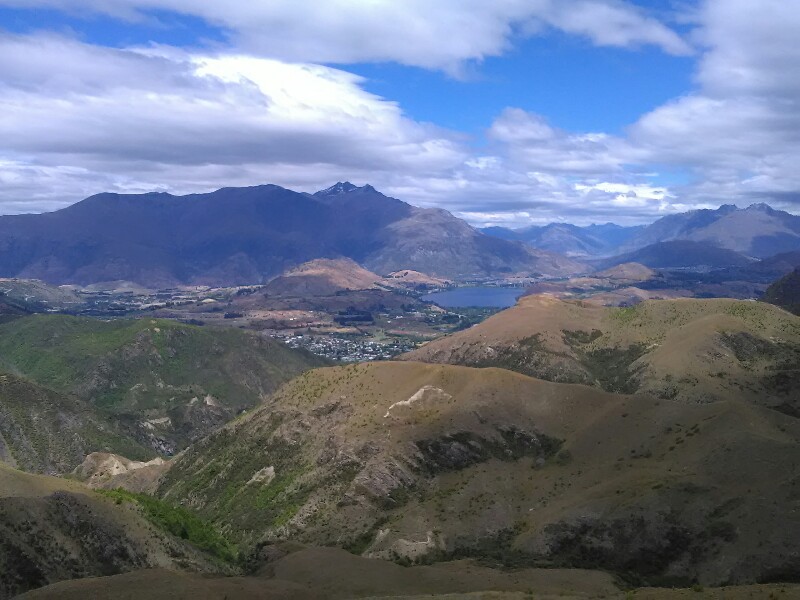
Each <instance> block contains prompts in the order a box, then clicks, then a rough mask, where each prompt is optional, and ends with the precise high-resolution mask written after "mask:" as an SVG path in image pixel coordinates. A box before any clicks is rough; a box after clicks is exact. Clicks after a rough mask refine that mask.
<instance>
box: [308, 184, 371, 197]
mask: <svg viewBox="0 0 800 600" xmlns="http://www.w3.org/2000/svg"><path fill="white" fill-rule="evenodd" d="M364 188H370V189H371V188H372V186H364ZM358 189H361V188H359V187H358V186H357V185H353V184H352V183H350V182H349V181H338V182H336V183H335V184H334V185H332V186H331V187H329V188H326V189H324V190H320V191H319V192H317V193H316V194H314V195H315V196H338V195H339V194H347V193H349V192H352V191H353V190H358Z"/></svg>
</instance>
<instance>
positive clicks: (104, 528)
mask: <svg viewBox="0 0 800 600" xmlns="http://www.w3.org/2000/svg"><path fill="white" fill-rule="evenodd" d="M153 502H157V501H153ZM182 510H183V512H181V511H182ZM164 515H169V518H171V519H172V520H173V522H175V521H179V520H182V522H183V523H186V524H188V523H193V524H195V528H196V530H197V531H201V530H203V529H202V527H201V526H199V525H197V523H198V522H199V521H198V520H197V517H193V516H188V517H187V513H186V511H185V509H173V508H170V507H169V506H168V505H166V504H164V503H159V507H158V509H156V510H153V509H152V507H143V506H141V505H139V504H138V503H136V502H127V501H122V500H118V499H117V498H112V497H105V496H102V495H100V494H97V493H94V492H91V491H89V490H88V489H87V488H85V487H83V486H82V485H80V484H78V483H76V482H71V481H65V480H63V479H57V478H55V477H47V476H41V475H31V474H28V473H23V472H21V471H17V470H15V469H12V468H10V467H8V466H6V465H4V464H2V463H0V598H9V597H11V596H14V595H15V594H18V593H21V592H24V591H26V590H29V589H34V588H37V587H41V586H44V585H47V584H51V583H55V582H58V581H63V580H66V579H73V578H76V577H92V576H95V577H96V576H101V575H114V574H117V573H124V572H128V571H132V570H136V569H146V568H162V569H188V570H193V571H198V572H206V573H216V574H224V573H229V572H231V571H232V570H233V569H232V568H231V566H229V565H227V564H226V563H225V562H224V561H222V560H221V559H219V558H217V557H215V556H213V555H212V554H209V553H208V552H206V551H204V550H202V549H201V548H200V547H198V546H195V545H194V544H192V543H191V542H190V541H188V540H186V539H182V538H181V537H180V536H178V535H175V533H174V531H172V532H171V531H170V529H169V526H168V524H167V523H166V522H165V519H164V518H161V520H159V518H158V517H159V516H161V517H163V516H164ZM205 527H206V528H207V527H208V526H207V525H206V526H205ZM192 533H193V534H195V530H192ZM206 535H208V534H206ZM185 537H189V538H190V539H191V536H185Z"/></svg>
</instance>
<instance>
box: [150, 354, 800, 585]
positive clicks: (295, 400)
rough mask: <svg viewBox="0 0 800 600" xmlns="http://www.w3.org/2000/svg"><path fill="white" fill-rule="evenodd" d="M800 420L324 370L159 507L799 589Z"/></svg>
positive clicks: (412, 545)
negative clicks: (792, 584)
mask: <svg viewBox="0 0 800 600" xmlns="http://www.w3.org/2000/svg"><path fill="white" fill-rule="evenodd" d="M798 436H800V423H798V422H797V420H796V419H794V418H791V417H788V416H786V415H783V414H781V413H778V412H775V411H771V410H767V409H764V408H761V407H758V406H755V405H753V404H750V403H745V402H740V401H736V400H722V401H719V402H715V403H708V404H690V403H685V402H679V401H675V400H664V399H661V400H659V399H656V398H652V397H650V396H625V395H616V394H609V393H606V392H602V391H598V390H596V389H592V388H589V387H585V386H580V385H567V384H554V383H549V382H544V381H540V380H535V379H531V378H529V377H526V376H523V375H520V374H516V373H512V372H509V371H505V370H501V369H470V368H465V367H457V366H449V365H426V364H421V363H411V362H408V363H392V362H386V363H372V364H366V365H354V366H348V367H338V368H328V369H321V370H316V371H313V372H310V373H308V374H305V375H303V376H301V377H299V378H297V379H296V380H294V381H293V382H291V383H289V384H288V385H286V386H284V387H283V388H281V390H280V391H278V392H277V393H276V394H275V395H273V396H272V397H271V398H270V399H269V400H268V401H267V402H266V403H265V404H264V405H263V406H262V407H260V408H259V409H258V410H256V411H253V412H251V413H248V414H247V415H245V416H243V417H241V418H239V419H237V420H235V421H234V422H232V423H231V424H229V425H228V426H226V427H225V428H223V429H221V430H219V431H217V432H215V433H213V434H212V435H211V436H209V437H208V438H206V439H204V440H202V441H201V442H198V443H196V444H194V445H193V446H191V447H190V448H189V449H188V450H187V451H185V452H184V453H183V454H181V456H180V457H178V458H176V459H175V461H174V464H173V466H172V468H171V469H170V470H169V472H168V473H167V474H166V475H165V477H164V479H163V480H162V483H161V487H160V488H159V494H160V495H161V496H162V497H163V498H165V499H166V500H167V501H169V502H173V503H178V502H179V503H181V504H183V505H185V506H188V507H190V508H193V509H195V510H197V511H198V512H199V513H200V514H201V515H203V516H204V517H206V518H209V519H210V520H212V521H213V522H214V523H216V524H217V525H218V526H220V527H221V528H223V529H224V530H225V531H227V532H229V534H230V535H231V536H233V537H234V538H235V539H237V540H238V541H239V542H240V543H241V545H242V547H243V548H248V547H249V548H255V551H256V552H259V551H260V550H258V549H259V548H262V549H263V548H265V546H263V544H267V543H270V542H273V541H276V540H282V539H294V540H299V541H302V542H308V543H313V544H321V545H332V546H339V547H343V548H347V549H349V550H351V551H353V552H355V553H359V554H362V555H364V556H369V557H379V558H387V559H393V560H396V561H399V562H401V563H404V562H405V563H413V562H418V563H419V562H437V561H441V560H446V559H454V558H467V557H474V558H480V559H482V560H488V561H491V562H493V563H495V564H502V565H506V566H514V567H520V566H548V567H580V568H595V569H602V570H606V571H610V572H613V573H616V574H617V575H618V576H620V577H622V578H624V579H625V580H627V581H628V582H631V583H638V584H645V583H646V584H669V585H673V584H685V585H689V584H691V583H693V582H694V581H699V582H700V583H701V584H703V585H709V584H725V583H747V582H755V581H775V580H787V579H788V580H793V579H796V578H797V577H798V576H800V573H798V571H797V564H798V563H797V560H796V559H797V556H798V555H800V546H799V545H798V540H800V518H798V516H797V512H796V510H795V507H796V502H797V493H798V483H799V482H800V477H799V473H798V465H800V451H799V450H798V448H799V447H800V446H798Z"/></svg>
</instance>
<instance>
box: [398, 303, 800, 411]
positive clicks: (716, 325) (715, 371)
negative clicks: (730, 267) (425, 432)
mask: <svg viewBox="0 0 800 600" xmlns="http://www.w3.org/2000/svg"><path fill="white" fill-rule="evenodd" d="M404 358H407V359H408V360H421V361H425V362H433V363H449V364H463V365H471V366H477V367H486V366H495V367H503V368H507V369H511V370H514V371H518V372H521V373H525V374H528V375H532V376H535V377H541V378H543V379H547V380H551V381H559V382H574V383H585V384H588V385H594V386H596V387H599V388H602V389H605V390H609V391H618V392H629V393H630V392H635V391H638V392H646V393H649V394H650V395H652V396H654V397H656V398H661V399H676V400H681V401H686V402H710V401H716V400H721V399H727V398H732V397H733V398H738V399H741V400H744V401H747V402H752V403H755V404H759V405H763V406H768V407H770V408H774V409H776V410H780V411H783V412H785V413H788V414H792V415H795V416H797V415H800V318H798V317H796V316H793V315H791V314H789V313H787V312H786V311H783V310H781V309H779V308H776V307H774V306H770V305H767V304H764V303H756V302H747V301H739V300H728V299H710V300H699V299H688V298H683V299H677V300H650V301H645V302H642V303H641V304H638V305H636V306H634V307H630V308H609V307H602V306H597V305H592V304H590V303H586V302H580V301H565V300H560V299H557V298H555V297H553V296H549V295H546V294H542V295H537V296H526V297H523V298H521V299H520V301H519V302H518V303H517V305H516V306H514V307H512V308H510V309H508V310H505V311H503V312H501V313H498V314H497V315H495V316H493V317H491V318H490V319H487V320H486V321H484V322H483V323H481V324H479V325H476V326H474V327H472V328H470V329H468V330H465V331H461V332H458V333H455V334H453V335H450V336H446V337H444V338H441V339H438V340H434V341H432V342H430V343H428V344H426V345H425V346H423V347H422V348H420V349H418V350H416V351H414V352H411V353H409V354H407V355H405V356H404Z"/></svg>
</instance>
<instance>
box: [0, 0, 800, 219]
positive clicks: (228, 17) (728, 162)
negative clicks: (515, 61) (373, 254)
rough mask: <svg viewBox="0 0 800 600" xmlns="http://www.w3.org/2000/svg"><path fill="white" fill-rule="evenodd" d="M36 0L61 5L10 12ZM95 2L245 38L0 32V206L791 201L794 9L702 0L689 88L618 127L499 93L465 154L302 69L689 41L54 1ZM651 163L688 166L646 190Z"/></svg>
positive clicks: (208, 7) (183, 4)
mask: <svg viewBox="0 0 800 600" xmlns="http://www.w3.org/2000/svg"><path fill="white" fill-rule="evenodd" d="M9 2H10V0H0V5H2V4H9ZM42 2H48V3H50V4H56V5H59V4H60V5H63V6H66V4H67V3H66V0H64V1H63V2H61V0H30V1H28V0H26V2H25V4H26V5H31V4H32V3H39V4H41V3H42ZM90 4H91V5H92V6H94V7H95V8H96V9H98V10H106V11H109V12H113V11H121V13H124V16H125V17H127V18H134V17H135V15H136V12H135V11H136V9H139V8H147V7H154V6H159V7H162V8H171V9H174V10H178V11H181V12H186V13H189V14H196V15H199V16H201V17H203V18H207V19H209V20H211V21H213V22H216V23H220V24H222V25H224V26H225V27H228V28H230V29H231V31H232V32H233V34H234V35H235V36H236V39H237V40H239V42H240V43H241V44H242V45H241V47H239V48H238V49H237V50H236V51H233V50H228V51H224V52H223V51H214V52H211V51H201V50H196V49H195V50H191V51H185V50H178V49H175V48H170V47H148V48H133V49H110V48H102V47H97V46H92V45H89V44H85V43H81V42H78V41H76V40H74V39H69V38H64V37H58V36H53V35H45V34H37V35H32V36H8V35H6V36H0V55H1V56H3V57H4V58H5V57H11V60H3V61H0V110H1V111H3V112H2V114H3V115H4V117H5V118H3V119H0V205H2V211H3V212H24V211H36V210H45V209H52V208H55V207H57V206H60V205H63V204H65V203H68V202H73V201H76V200H78V199H80V198H82V197H85V196H87V195H89V194H91V193H94V192H98V191H104V190H111V191H145V190H150V189H157V190H169V191H174V192H192V191H205V190H209V189H213V188H214V187H219V186H223V185H252V184H257V183H264V182H270V183H277V184H279V185H285V186H288V187H293V188H295V189H300V190H305V191H313V190H315V189H319V188H322V187H326V186H327V185H330V184H331V183H332V182H334V181H337V180H344V179H351V180H353V181H354V182H356V183H366V182H369V183H372V184H373V185H376V186H377V187H378V188H379V189H381V190H382V191H385V192H387V193H389V194H392V195H394V196H396V197H399V198H402V199H404V200H407V201H410V202H413V203H418V204H422V205H427V206H442V207H445V208H448V209H450V210H452V211H454V212H456V213H457V214H460V215H461V216H464V217H467V218H469V219H470V220H471V221H473V222H475V223H506V224H512V223H513V224H517V225H524V224H526V223H533V222H537V223H543V222H548V221H558V220H567V221H574V222H581V223H586V222H592V221H595V222H598V221H609V220H610V221H618V222H619V221H622V222H637V221H638V222H641V221H647V220H652V219H654V218H657V217H658V216H661V215H663V214H668V213H670V212H678V211H683V210H687V209H689V208H692V207H707V206H713V205H719V204H720V203H723V202H739V203H741V204H746V203H748V202H749V201H751V200H753V199H757V200H761V199H765V200H767V201H770V202H771V203H772V204H773V205H775V206H778V207H782V208H786V209H794V210H795V211H797V210H798V209H800V170H798V169H797V164H798V162H800V106H798V103H800V83H798V82H800V46H798V45H797V44H796V43H795V41H794V38H795V35H796V32H797V31H800V8H796V7H795V6H794V5H793V4H792V3H787V2H784V1H780V0H762V1H761V2H759V3H758V4H757V5H756V4H755V3H752V2H748V1H745V0H708V1H706V2H704V3H703V4H702V6H701V7H700V8H699V9H698V11H697V12H696V14H695V15H694V18H695V20H696V31H695V33H694V34H693V36H692V37H693V40H694V41H695V42H696V44H697V45H698V46H699V47H700V48H702V55H701V56H700V58H699V63H698V68H697V72H696V88H695V89H694V90H692V91H691V92H690V93H687V95H685V96H683V97H680V98H676V99H674V100H672V101H670V102H668V103H666V104H664V105H663V106H661V107H659V108H657V109H655V110H653V111H651V112H649V113H648V114H646V115H642V116H641V117H640V118H638V119H637V120H636V121H635V122H634V123H633V124H632V125H631V127H630V128H629V129H628V130H627V131H626V132H625V134H624V135H610V134H608V133H604V132H602V131H595V132H569V131H564V130H561V129H558V128H557V127H554V126H553V125H551V124H550V123H548V121H547V120H546V118H545V117H543V116H541V115H536V114H532V113H530V112H526V111H524V110H521V109H519V108H513V107H512V108H508V109H506V110H505V111H503V112H502V113H501V114H499V115H498V116H497V118H496V119H495V120H494V122H493V123H491V124H487V126H488V130H487V137H488V140H489V144H487V145H486V146H480V147H478V148H477V150H476V148H474V147H472V146H471V145H470V144H469V143H467V142H468V140H465V139H464V138H463V137H462V136H460V135H459V134H457V133H455V132H450V131H444V130H441V129H437V128H436V127H434V126H432V125H429V124H423V123H419V122H416V121H414V120H413V119H410V118H409V117H408V116H406V115H404V114H403V111H402V107H400V106H399V105H398V104H397V103H395V102H392V101H391V100H389V99H386V98H381V97H379V96H376V95H374V94H371V93H369V92H366V91H365V90H364V89H363V85H364V81H363V80H362V79H361V78H359V77H358V76H356V75H353V74H352V73H348V72H346V71H345V70H342V69H335V68H331V67H325V66H320V65H317V64H312V63H311V62H307V61H309V60H312V59H313V60H315V61H323V60H329V61H331V60H340V61H345V62H346V61H349V60H381V59H385V60H394V61H398V62H404V63H407V64H418V65H421V66H427V67H431V68H447V69H453V68H457V67H456V66H455V65H458V64H461V63H462V62H463V61H465V60H471V59H480V58H482V57H485V56H488V55H492V54H498V53H502V52H503V51H504V50H505V49H506V48H507V47H508V44H509V43H510V40H511V39H512V38H513V36H514V35H532V34H535V32H537V31H540V30H541V29H542V28H547V27H556V28H559V29H561V30H563V31H566V32H569V33H573V34H579V35H584V36H587V37H588V38H590V39H591V40H592V41H593V42H594V43H596V44H612V45H619V46H629V45H636V44H643V43H649V44H655V45H658V46H660V47H662V48H664V49H665V50H667V51H670V52H675V53H680V52H684V51H687V50H688V48H686V47H685V45H683V42H681V41H680V38H678V37H677V36H674V34H672V33H671V32H669V30H668V29H666V28H664V27H663V26H661V25H659V24H658V23H657V22H656V21H653V20H651V19H648V18H646V17H645V16H643V15H642V14H641V13H640V12H639V11H637V10H634V9H631V8H630V6H629V5H626V4H622V3H619V2H612V1H610V0H609V1H608V2H599V1H598V2H589V1H588V0H587V1H580V0H573V1H571V2H569V3H563V2H554V1H550V0H531V1H526V2H522V1H521V0H520V1H519V2H517V1H515V0H502V1H500V2H497V3H490V2H480V3H479V2H477V1H474V2H473V1H472V0H469V1H464V2H459V3H456V2H444V1H442V2H437V3H433V4H432V3H427V4H424V5H423V4H422V3H421V2H416V1H409V2H393V3H389V2H381V1H377V0H376V1H375V2H373V3H371V4H369V5H367V9H368V10H367V9H365V8H364V6H365V5H364V4H363V3H361V4H359V6H360V8H361V10H360V11H355V9H354V8H353V7H354V6H355V4H353V3H346V2H340V3H336V2H331V3H319V2H316V3H314V4H315V10H311V9H310V8H308V6H310V5H306V4H305V3H304V0H297V1H296V2H293V3H291V6H290V5H289V3H285V2H283V1H281V0H276V1H275V2H269V3H268V2H261V3H255V2H248V3H244V2H227V3H221V2H213V3H212V2H210V0H195V1H194V2H189V1H188V0H185V1H183V0H147V1H145V0H117V1H115V2H111V1H110V0H109V1H107V2H106V1H104V0H94V2H92V3H89V2H87V1H78V0H74V1H73V2H69V5H70V6H73V7H75V6H80V7H81V8H82V9H85V8H86V7H87V6H89V5H90ZM292 7H293V9H292V10H290V8H292ZM332 7H333V8H332ZM337 7H338V8H337ZM298 14H299V15H302V16H303V17H304V18H302V19H301V18H297V15H298ZM379 14H380V15H382V16H383V18H382V19H379V18H378V15H379ZM387 15H388V16H389V17H390V18H388V19H387V18H386V17H387ZM420 15H423V16H424V17H425V18H424V19H423V17H421V16H420ZM279 22H282V23H283V24H284V26H283V28H282V29H281V32H278V31H277V29H278V28H277V25H276V23H279ZM387 23H388V25H387ZM390 25H391V27H390ZM270 28H271V29H270ZM387 28H388V29H387ZM390 30H391V31H390ZM267 32H269V35H267ZM292 40H295V41H292ZM303 40H304V41H305V44H303V43H301V41H303ZM267 42H269V44H268V45H269V48H267V47H266V46H262V45H261V44H265V43H267ZM265 56H275V57H281V58H274V57H273V58H265ZM287 57H294V58H295V59H301V58H304V57H305V59H304V61H297V60H295V61H294V62H287ZM54 65H57V66H58V68H57V69H56V68H54ZM575 85H576V90H578V91H579V90H580V85H581V82H576V84H575ZM664 168H667V169H672V170H675V171H678V172H689V173H691V174H693V176H694V178H695V180H694V181H693V182H691V183H689V184H686V185H674V184H673V185H669V186H666V185H661V184H660V182H659V177H658V174H657V172H658V171H659V170H662V169H664ZM654 172H656V173H654Z"/></svg>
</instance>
